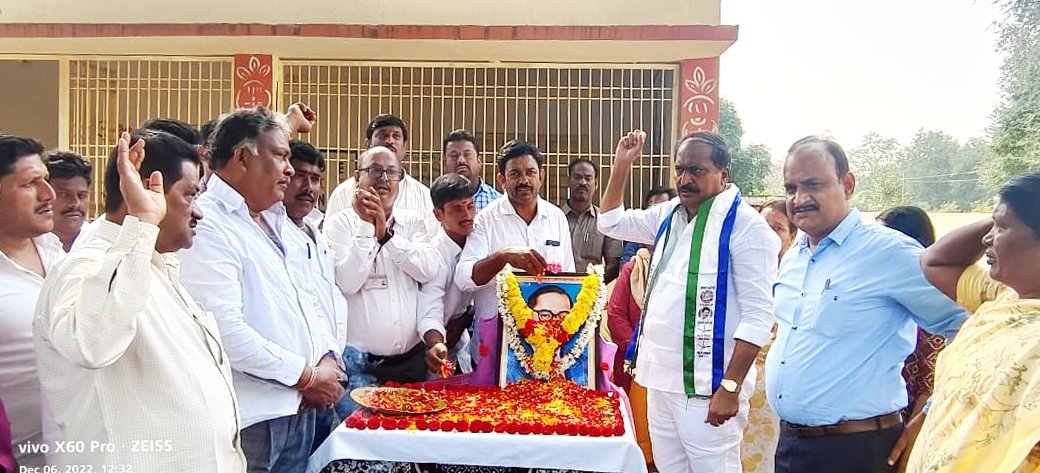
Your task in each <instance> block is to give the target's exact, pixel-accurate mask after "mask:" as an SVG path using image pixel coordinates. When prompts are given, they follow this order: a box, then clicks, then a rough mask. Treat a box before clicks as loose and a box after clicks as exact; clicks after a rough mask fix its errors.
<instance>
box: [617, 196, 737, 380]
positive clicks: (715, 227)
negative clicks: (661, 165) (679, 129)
mask: <svg viewBox="0 0 1040 473" xmlns="http://www.w3.org/2000/svg"><path fill="white" fill-rule="evenodd" d="M740 203H741V197H740V190H739V189H738V188H737V186H735V185H733V184H729V185H727V186H726V188H725V189H724V190H723V191H722V192H721V193H719V194H718V195H716V196H715V197H712V198H710V199H707V200H705V201H704V202H701V204H700V206H698V208H697V215H696V217H695V218H694V222H693V225H694V230H693V236H692V239H693V241H692V242H691V244H690V255H689V258H690V259H689V268H688V270H687V280H686V298H685V308H684V322H683V387H684V390H685V391H686V395H687V396H690V397H693V396H711V395H712V393H713V392H715V390H716V389H718V386H719V383H721V382H722V377H723V374H724V373H725V366H724V356H725V349H724V347H725V341H726V315H727V314H726V309H727V307H726V297H727V295H728V292H729V287H728V284H727V283H728V280H729V277H728V276H729V260H730V237H732V235H733V225H734V223H735V222H736V218H737V208H739V207H740ZM681 209H682V205H681V204H679V205H676V207H675V209H674V210H672V213H670V214H669V215H668V218H667V219H665V221H664V222H663V223H662V224H661V226H660V228H658V230H657V236H656V238H654V249H655V251H654V252H653V253H652V256H651V262H650V267H649V274H650V278H649V284H648V285H647V290H646V295H645V298H646V300H647V301H648V300H649V299H650V297H651V294H652V293H653V288H654V285H655V284H656V282H657V278H658V276H659V274H660V272H661V270H662V269H664V264H662V263H663V262H662V261H660V258H658V261H653V259H654V258H653V256H654V255H657V254H658V253H661V254H666V251H665V250H666V249H667V246H668V240H669V237H670V236H671V231H672V217H674V216H675V213H676V212H677V211H680V210H681ZM662 239H663V240H664V241H663V242H662V241H661V240H662ZM658 245H661V249H660V252H658V251H656V250H657V247H658ZM643 305H644V307H646V306H647V304H646V302H644V304H643ZM646 315H647V314H646V312H645V311H644V312H643V314H642V315H641V316H640V320H639V324H638V325H637V326H636V328H635V331H634V333H633V336H632V341H631V342H629V345H628V350H627V351H626V352H625V370H626V371H628V372H629V373H635V370H636V360H637V358H638V354H639V343H640V340H641V339H642V336H641V335H642V334H641V332H642V330H641V328H642V326H643V321H644V320H645V319H646Z"/></svg>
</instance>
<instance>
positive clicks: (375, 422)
mask: <svg viewBox="0 0 1040 473" xmlns="http://www.w3.org/2000/svg"><path fill="white" fill-rule="evenodd" d="M368 428H370V429H373V430H374V429H378V428H379V418H378V417H369V418H368Z"/></svg>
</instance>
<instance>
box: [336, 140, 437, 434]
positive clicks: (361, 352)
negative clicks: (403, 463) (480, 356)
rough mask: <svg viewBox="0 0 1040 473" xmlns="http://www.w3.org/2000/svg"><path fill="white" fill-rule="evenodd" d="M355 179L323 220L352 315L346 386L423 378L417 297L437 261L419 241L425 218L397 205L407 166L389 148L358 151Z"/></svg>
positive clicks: (422, 238) (345, 407) (423, 237)
mask: <svg viewBox="0 0 1040 473" xmlns="http://www.w3.org/2000/svg"><path fill="white" fill-rule="evenodd" d="M354 177H355V178H356V179H357V182H358V184H359V186H358V188H357V191H356V192H357V196H356V197H355V198H354V203H353V205H352V206H351V208H349V209H347V210H344V211H342V212H339V213H337V214H335V215H332V216H330V217H328V219H327V220H326V221H325V232H326V234H327V236H328V238H329V244H330V245H331V246H332V250H333V252H334V254H335V258H336V282H337V283H338V284H339V287H340V289H341V290H342V291H343V295H344V296H346V299H347V312H348V313H349V314H350V316H349V317H348V318H347V348H346V350H345V351H344V356H343V358H344V361H345V362H346V367H347V374H348V376H349V378H350V381H349V383H350V387H359V386H365V385H373V384H384V383H386V382H387V381H394V382H398V383H411V382H418V381H424V380H425V379H426V363H425V362H424V361H423V353H424V350H423V345H422V343H420V340H419V335H418V333H417V328H416V307H417V298H418V295H419V284H422V283H426V282H428V281H429V280H430V279H431V278H433V276H434V275H435V274H436V273H437V267H438V265H439V264H440V261H439V260H438V258H437V255H436V252H435V251H433V249H432V248H431V247H429V245H428V244H426V245H422V244H421V243H420V242H423V241H425V240H428V237H427V236H426V226H425V224H424V223H423V221H422V219H421V218H420V217H419V216H418V215H417V214H416V213H415V212H412V211H410V210H408V209H404V208H400V207H395V206H394V199H395V198H396V197H397V193H398V191H399V187H398V183H400V182H401V179H402V178H403V177H404V171H403V170H402V169H401V166H400V164H399V162H398V161H397V156H396V155H395V154H394V152H393V151H391V150H390V149H387V148H384V147H382V146H377V147H375V148H369V149H368V150H367V151H365V152H364V153H361V155H360V156H358V163H357V171H355V172H354ZM344 400H346V398H345V399H344ZM341 405H342V406H343V407H342V408H341V409H340V414H343V415H346V414H349V412H346V411H347V410H349V406H350V405H352V404H351V403H349V402H347V403H345V404H344V403H341ZM338 409H339V408H338Z"/></svg>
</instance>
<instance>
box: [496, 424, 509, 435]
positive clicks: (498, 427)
mask: <svg viewBox="0 0 1040 473" xmlns="http://www.w3.org/2000/svg"><path fill="white" fill-rule="evenodd" d="M494 430H495V432H498V433H500V434H503V433H505V432H506V424H504V423H502V422H497V423H495V429H494Z"/></svg>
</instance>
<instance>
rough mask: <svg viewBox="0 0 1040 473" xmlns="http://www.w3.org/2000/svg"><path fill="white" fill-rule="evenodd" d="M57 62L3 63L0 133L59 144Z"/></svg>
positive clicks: (48, 144)
mask: <svg viewBox="0 0 1040 473" xmlns="http://www.w3.org/2000/svg"><path fill="white" fill-rule="evenodd" d="M58 118H59V117H58V61H18V60H12V61H0V131H3V132H5V133H12V134H15V135H25V136H31V137H33V138H36V139H38V140H40V141H42V142H43V144H44V146H46V147H48V148H53V147H56V146H57V145H58Z"/></svg>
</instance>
